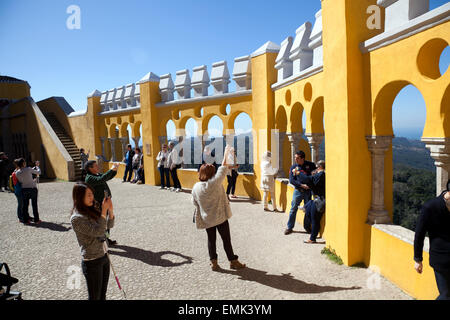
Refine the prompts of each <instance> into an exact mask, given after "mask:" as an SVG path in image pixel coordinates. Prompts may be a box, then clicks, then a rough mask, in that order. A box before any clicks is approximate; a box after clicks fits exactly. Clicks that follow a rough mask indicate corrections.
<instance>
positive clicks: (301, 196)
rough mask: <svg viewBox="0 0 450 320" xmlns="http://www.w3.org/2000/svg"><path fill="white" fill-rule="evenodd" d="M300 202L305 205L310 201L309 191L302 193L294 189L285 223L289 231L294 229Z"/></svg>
mask: <svg viewBox="0 0 450 320" xmlns="http://www.w3.org/2000/svg"><path fill="white" fill-rule="evenodd" d="M302 200H303V201H304V203H307V202H308V201H309V200H311V191H310V190H305V191H303V192H302V191H300V190H298V189H297V188H296V189H295V190H294V195H293V196H292V202H291V211H290V212H289V220H288V223H287V228H288V229H289V230H292V229H294V226H295V218H296V217H297V211H298V206H299V205H300V203H301V202H302Z"/></svg>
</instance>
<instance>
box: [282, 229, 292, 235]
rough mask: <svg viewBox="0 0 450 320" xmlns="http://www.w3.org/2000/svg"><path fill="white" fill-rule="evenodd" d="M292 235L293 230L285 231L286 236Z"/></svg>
mask: <svg viewBox="0 0 450 320" xmlns="http://www.w3.org/2000/svg"><path fill="white" fill-rule="evenodd" d="M291 233H292V229H286V230H284V234H285V235H288V234H291Z"/></svg>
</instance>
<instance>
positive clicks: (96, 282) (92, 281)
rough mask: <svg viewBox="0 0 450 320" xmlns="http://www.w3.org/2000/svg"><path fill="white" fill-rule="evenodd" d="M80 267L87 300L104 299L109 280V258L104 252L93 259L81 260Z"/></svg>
mask: <svg viewBox="0 0 450 320" xmlns="http://www.w3.org/2000/svg"><path fill="white" fill-rule="evenodd" d="M81 269H82V270H83V274H84V277H85V278H86V284H87V287H88V295H89V300H106V290H107V289H108V280H109V260H108V257H107V256H106V254H105V255H104V256H103V257H101V258H98V259H95V260H91V261H84V260H83V261H81Z"/></svg>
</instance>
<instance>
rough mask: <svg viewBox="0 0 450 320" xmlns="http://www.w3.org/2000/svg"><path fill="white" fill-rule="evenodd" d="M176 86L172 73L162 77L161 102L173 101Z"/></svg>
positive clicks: (160, 85) (160, 83) (160, 86)
mask: <svg viewBox="0 0 450 320" xmlns="http://www.w3.org/2000/svg"><path fill="white" fill-rule="evenodd" d="M174 89H175V85H174V84H173V81H172V75H171V74H170V73H168V74H165V75H162V76H161V80H160V82H159V90H160V92H161V100H162V101H163V102H168V101H172V100H173V92H174Z"/></svg>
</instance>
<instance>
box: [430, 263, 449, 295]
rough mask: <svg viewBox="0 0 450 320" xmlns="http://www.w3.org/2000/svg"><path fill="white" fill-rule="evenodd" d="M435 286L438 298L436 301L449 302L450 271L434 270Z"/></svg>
mask: <svg viewBox="0 0 450 320" xmlns="http://www.w3.org/2000/svg"><path fill="white" fill-rule="evenodd" d="M434 275H435V277H436V284H437V287H438V290H439V297H437V299H436V300H450V269H449V270H436V269H434Z"/></svg>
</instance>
